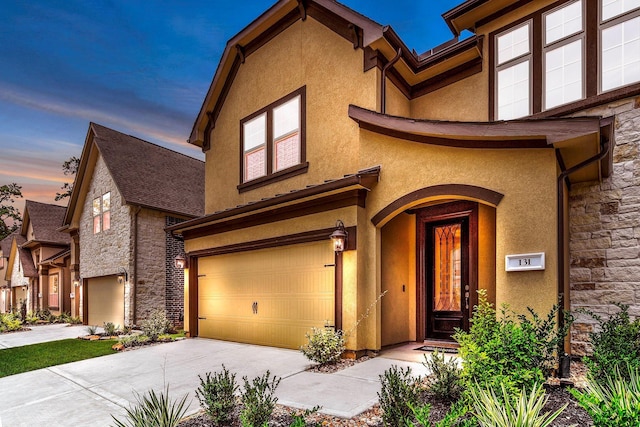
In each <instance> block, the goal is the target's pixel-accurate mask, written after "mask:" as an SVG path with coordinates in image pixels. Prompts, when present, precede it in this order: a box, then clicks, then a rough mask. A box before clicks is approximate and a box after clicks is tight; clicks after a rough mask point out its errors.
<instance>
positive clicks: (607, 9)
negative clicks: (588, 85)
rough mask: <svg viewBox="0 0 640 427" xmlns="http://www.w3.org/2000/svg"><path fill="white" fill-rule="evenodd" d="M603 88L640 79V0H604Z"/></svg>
mask: <svg viewBox="0 0 640 427" xmlns="http://www.w3.org/2000/svg"><path fill="white" fill-rule="evenodd" d="M600 40H601V43H600V55H601V59H600V64H601V69H602V72H601V76H600V90H601V91H602V92H606V91H608V90H612V89H615V88H618V87H622V86H626V85H629V84H631V83H636V82H640V0H602V8H601V11H600Z"/></svg>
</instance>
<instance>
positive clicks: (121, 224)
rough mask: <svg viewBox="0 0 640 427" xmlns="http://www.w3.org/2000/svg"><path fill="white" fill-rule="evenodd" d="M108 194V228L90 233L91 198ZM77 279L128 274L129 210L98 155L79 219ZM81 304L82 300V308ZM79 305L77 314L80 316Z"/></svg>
mask: <svg viewBox="0 0 640 427" xmlns="http://www.w3.org/2000/svg"><path fill="white" fill-rule="evenodd" d="M107 192H111V228H110V229H109V230H105V231H101V232H100V233H97V234H93V214H92V204H93V199H95V198H96V197H102V195H103V194H105V193H107ZM78 233H79V243H80V276H81V278H82V279H88V278H92V277H102V276H110V275H117V274H118V273H119V272H121V271H122V269H123V268H124V269H126V270H127V272H128V273H131V271H132V269H131V267H132V263H131V259H132V258H131V252H130V246H131V245H130V239H131V208H130V207H129V206H128V205H125V204H124V200H123V198H122V196H121V195H120V193H119V192H118V189H117V187H116V185H115V182H114V181H113V178H112V177H111V174H110V173H109V170H108V169H107V166H106V164H105V163H104V160H103V159H102V156H98V160H97V162H96V166H95V169H94V171H93V177H92V179H91V184H90V185H89V189H88V190H87V195H86V198H85V200H84V204H83V206H82V214H81V216H80V229H79V230H78ZM128 298H129V295H128V294H127V292H125V307H126V308H127V309H126V310H125V324H127V325H130V324H131V323H132V318H131V315H132V313H131V304H130V302H129V301H128ZM82 304H84V301H81V305H82ZM82 310H83V309H82V306H81V307H80V313H82Z"/></svg>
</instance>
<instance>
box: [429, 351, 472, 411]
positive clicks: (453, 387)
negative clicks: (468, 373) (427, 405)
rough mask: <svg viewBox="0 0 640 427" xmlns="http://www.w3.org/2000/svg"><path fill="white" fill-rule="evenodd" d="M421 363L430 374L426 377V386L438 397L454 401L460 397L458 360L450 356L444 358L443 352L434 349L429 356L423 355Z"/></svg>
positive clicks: (460, 386)
mask: <svg viewBox="0 0 640 427" xmlns="http://www.w3.org/2000/svg"><path fill="white" fill-rule="evenodd" d="M422 364H423V365H424V366H425V367H426V368H427V369H429V371H430V372H431V374H430V375H429V376H428V377H427V383H428V388H429V391H430V392H431V393H433V394H434V396H436V397H437V398H439V399H443V400H450V401H455V400H457V399H458V397H460V393H461V391H462V384H461V381H460V368H459V367H458V361H457V359H456V358H454V357H452V358H450V359H449V360H448V361H447V360H445V357H444V353H438V351H437V350H436V351H434V352H433V353H431V356H430V357H427V355H426V354H425V355H424V362H422Z"/></svg>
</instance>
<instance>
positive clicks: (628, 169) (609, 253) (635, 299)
mask: <svg viewBox="0 0 640 427" xmlns="http://www.w3.org/2000/svg"><path fill="white" fill-rule="evenodd" d="M580 114H584V115H601V116H603V117H607V116H611V115H615V117H616V121H615V138H616V146H615V147H614V151H613V162H614V165H613V174H612V176H611V177H610V178H607V179H605V180H604V181H603V182H602V183H585V184H578V185H574V186H573V187H572V188H571V192H570V198H569V205H570V218H569V219H570V236H571V237H570V250H571V260H570V262H571V266H570V285H571V310H572V311H573V312H574V314H576V316H577V317H576V322H575V323H574V325H573V329H572V333H571V340H572V352H573V354H574V355H583V354H585V353H587V352H589V351H590V347H589V344H588V338H589V337H588V334H589V332H591V331H593V328H594V325H595V322H594V320H593V319H591V318H590V317H589V316H586V315H584V314H580V313H578V312H577V310H578V309H580V308H586V309H588V310H590V311H592V312H594V313H596V314H599V315H602V316H603V317H605V318H606V317H607V316H608V315H609V314H611V313H614V312H616V311H617V310H618V309H617V308H616V307H615V306H614V305H613V304H612V303H613V302H618V303H621V304H627V305H630V306H631V308H630V314H631V315H632V316H640V240H639V239H640V185H639V184H640V181H638V175H639V172H638V165H640V158H639V153H640V98H635V99H627V100H625V101H620V102H617V103H615V104H612V105H608V106H603V107H601V108H596V109H593V110H589V111H585V112H582V113H580Z"/></svg>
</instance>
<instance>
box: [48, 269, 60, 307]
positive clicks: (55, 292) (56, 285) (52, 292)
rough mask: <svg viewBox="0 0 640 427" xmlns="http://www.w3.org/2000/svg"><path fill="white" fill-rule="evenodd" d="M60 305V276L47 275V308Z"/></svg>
mask: <svg viewBox="0 0 640 427" xmlns="http://www.w3.org/2000/svg"><path fill="white" fill-rule="evenodd" d="M59 307H60V276H59V275H58V274H54V275H52V276H49V308H56V309H57V308H59Z"/></svg>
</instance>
